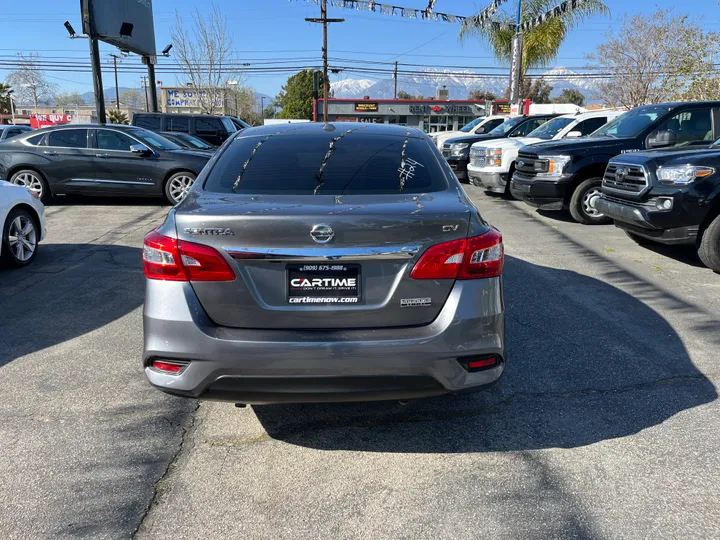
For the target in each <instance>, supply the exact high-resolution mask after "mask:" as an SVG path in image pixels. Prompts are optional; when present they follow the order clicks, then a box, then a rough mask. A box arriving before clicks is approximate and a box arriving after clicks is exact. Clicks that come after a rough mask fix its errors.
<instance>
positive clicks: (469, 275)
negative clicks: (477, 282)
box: [410, 229, 505, 279]
mask: <svg viewBox="0 0 720 540" xmlns="http://www.w3.org/2000/svg"><path fill="white" fill-rule="evenodd" d="M504 261H505V250H504V247H503V241H502V235H501V234H500V232H499V231H497V230H496V229H490V230H489V231H488V232H486V233H485V234H481V235H480V236H473V237H472V238H467V239H466V238H461V239H460V240H451V241H449V242H443V243H442V244H437V245H434V246H432V247H430V248H428V249H427V250H426V251H425V253H423V254H422V256H421V257H420V260H419V261H418V262H417V263H416V264H415V267H414V268H413V270H412V272H410V277H411V278H413V279H479V278H489V277H497V276H499V275H500V274H502V270H503V264H504Z"/></svg>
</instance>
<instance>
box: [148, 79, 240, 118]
mask: <svg viewBox="0 0 720 540" xmlns="http://www.w3.org/2000/svg"><path fill="white" fill-rule="evenodd" d="M211 100H212V106H213V108H214V111H215V112H214V114H220V115H228V116H237V114H236V113H237V106H236V105H237V103H236V102H235V98H234V97H233V93H232V92H231V91H230V90H228V89H227V88H214V89H211V90H201V91H200V92H198V91H197V90H195V89H194V88H192V87H189V86H172V87H169V86H163V87H161V88H160V110H161V111H162V112H164V113H186V114H202V113H203V111H204V108H203V104H204V105H205V107H206V108H207V107H208V105H210V104H211V103H210V102H211Z"/></svg>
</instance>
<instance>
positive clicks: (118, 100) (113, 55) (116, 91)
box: [110, 53, 122, 111]
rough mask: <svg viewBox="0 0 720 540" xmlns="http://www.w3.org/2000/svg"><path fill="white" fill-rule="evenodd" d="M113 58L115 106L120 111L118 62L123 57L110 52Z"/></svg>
mask: <svg viewBox="0 0 720 540" xmlns="http://www.w3.org/2000/svg"><path fill="white" fill-rule="evenodd" d="M110 56H112V59H113V65H114V67H115V108H116V109H117V110H118V111H119V110H120V87H119V86H118V75H117V62H118V58H122V57H121V56H118V55H117V54H112V53H111V54H110Z"/></svg>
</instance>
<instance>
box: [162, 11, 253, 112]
mask: <svg viewBox="0 0 720 540" xmlns="http://www.w3.org/2000/svg"><path fill="white" fill-rule="evenodd" d="M175 16H176V21H175V25H174V26H173V27H172V29H171V33H170V35H171V37H172V40H173V45H174V47H175V48H174V52H175V57H176V58H177V60H178V63H179V64H180V70H181V71H182V72H183V74H184V75H185V78H186V79H187V82H189V83H190V84H191V86H192V88H193V90H194V92H195V93H196V94H197V95H196V96H195V97H196V98H197V100H198V103H199V104H200V108H201V110H202V112H204V113H208V114H214V113H217V112H219V111H220V110H221V109H222V107H223V105H224V103H225V98H226V95H227V92H228V89H227V88H226V83H227V81H228V80H229V79H231V78H232V79H235V80H238V79H239V77H238V74H237V70H236V67H237V64H236V63H234V55H233V38H232V34H230V32H229V31H228V28H227V22H226V20H225V17H224V16H223V14H222V12H221V11H220V9H219V8H218V7H217V6H216V5H215V4H211V9H210V12H209V13H208V14H207V15H203V14H202V13H201V12H200V10H199V9H196V10H195V13H194V14H193V16H192V20H193V24H192V28H191V29H189V30H188V29H187V28H186V27H185V25H184V23H183V19H182V17H181V16H180V14H179V13H177V12H176V14H175ZM178 82H181V81H178Z"/></svg>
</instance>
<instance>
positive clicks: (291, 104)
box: [276, 69, 332, 120]
mask: <svg viewBox="0 0 720 540" xmlns="http://www.w3.org/2000/svg"><path fill="white" fill-rule="evenodd" d="M323 81H324V78H323V76H322V74H321V75H320V98H322V97H323V95H324V94H323V86H324V84H323ZM331 95H332V93H331ZM276 99H277V101H278V103H279V104H280V107H282V111H280V114H279V115H278V118H288V119H291V120H300V119H303V120H312V119H313V72H312V70H309V69H305V70H303V71H301V72H300V73H296V74H295V75H293V76H292V77H290V78H289V79H288V80H287V82H286V83H285V84H284V85H283V87H282V89H281V90H280V93H279V94H278V95H277V98H276Z"/></svg>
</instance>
